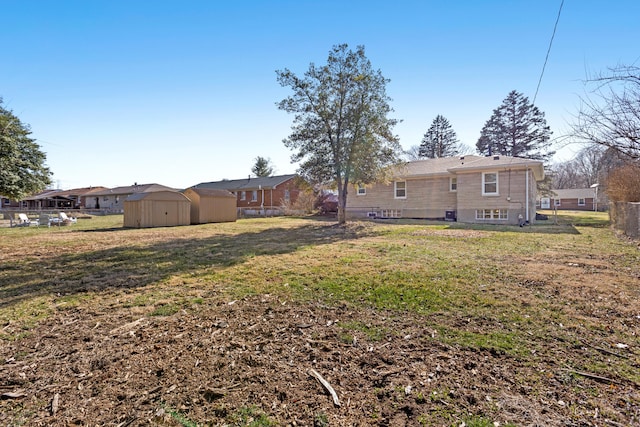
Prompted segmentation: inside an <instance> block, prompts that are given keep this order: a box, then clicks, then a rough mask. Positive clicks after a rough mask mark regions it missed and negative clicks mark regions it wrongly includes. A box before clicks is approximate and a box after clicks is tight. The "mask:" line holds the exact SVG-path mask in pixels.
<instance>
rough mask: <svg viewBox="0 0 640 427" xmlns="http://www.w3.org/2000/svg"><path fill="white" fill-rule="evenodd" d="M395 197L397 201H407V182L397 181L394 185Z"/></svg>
mask: <svg viewBox="0 0 640 427" xmlns="http://www.w3.org/2000/svg"><path fill="white" fill-rule="evenodd" d="M393 195H394V198H395V199H406V198H407V181H395V182H394V183H393Z"/></svg>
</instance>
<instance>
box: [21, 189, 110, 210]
mask: <svg viewBox="0 0 640 427" xmlns="http://www.w3.org/2000/svg"><path fill="white" fill-rule="evenodd" d="M103 190H106V187H86V188H74V189H72V190H45V191H42V192H40V193H37V194H34V195H33V196H29V197H25V198H24V199H22V200H21V201H20V203H19V205H20V207H22V208H24V209H28V210H51V209H83V208H85V207H86V199H87V197H89V195H91V194H92V193H94V192H98V191H103Z"/></svg>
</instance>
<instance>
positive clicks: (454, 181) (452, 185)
mask: <svg viewBox="0 0 640 427" xmlns="http://www.w3.org/2000/svg"><path fill="white" fill-rule="evenodd" d="M449 191H458V178H457V177H455V176H452V177H451V178H449Z"/></svg>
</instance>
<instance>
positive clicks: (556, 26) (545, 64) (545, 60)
mask: <svg viewBox="0 0 640 427" xmlns="http://www.w3.org/2000/svg"><path fill="white" fill-rule="evenodd" d="M563 5H564V0H562V1H561V2H560V9H559V10H558V17H557V18H556V24H555V25H554V26H553V34H551V40H549V48H548V49H547V56H546V57H545V58H544V65H543V66H542V72H540V78H539V79H538V86H537V87H536V94H535V95H534V96H533V104H535V103H536V98H537V97H538V90H539V89H540V83H542V76H543V75H544V69H545V68H546V67H547V61H548V60H549V52H551V45H552V44H553V38H554V37H555V35H556V28H558V21H560V13H561V12H562V6H563Z"/></svg>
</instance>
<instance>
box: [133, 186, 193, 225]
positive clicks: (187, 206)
mask: <svg viewBox="0 0 640 427" xmlns="http://www.w3.org/2000/svg"><path fill="white" fill-rule="evenodd" d="M190 212H191V201H190V200H189V199H188V198H187V197H186V196H185V195H184V194H182V193H179V192H177V191H154V192H151V193H135V194H132V195H130V196H129V197H127V198H126V200H125V201H124V226H125V227H133V228H146V227H170V226H175V225H189V223H190Z"/></svg>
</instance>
